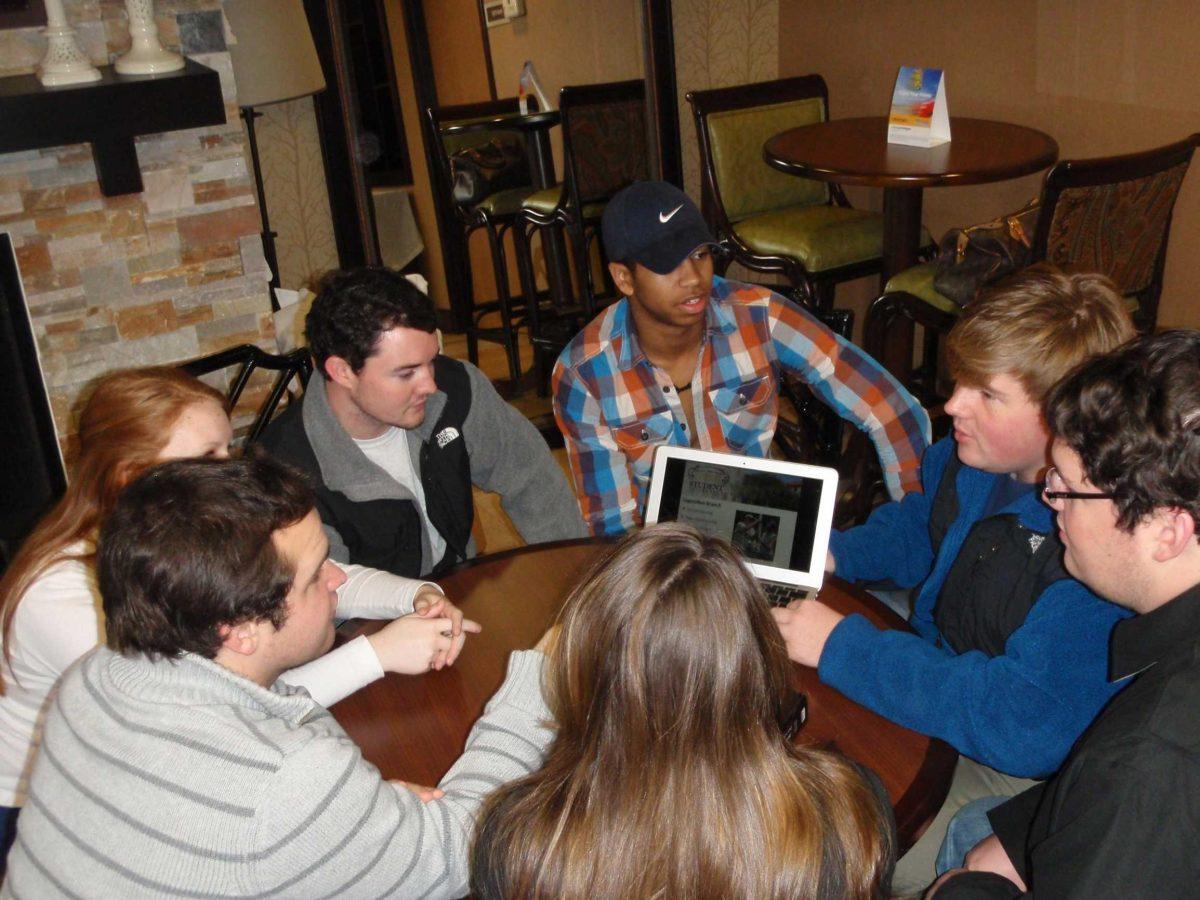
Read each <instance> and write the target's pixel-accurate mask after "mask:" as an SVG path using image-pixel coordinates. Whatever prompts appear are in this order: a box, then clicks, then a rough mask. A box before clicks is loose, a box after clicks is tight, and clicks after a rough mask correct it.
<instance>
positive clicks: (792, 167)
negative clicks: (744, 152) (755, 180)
mask: <svg viewBox="0 0 1200 900" xmlns="http://www.w3.org/2000/svg"><path fill="white" fill-rule="evenodd" d="M886 118H887V117H886V116H853V117H848V118H846V119H831V120H829V121H830V122H844V121H852V120H854V119H871V120H886ZM958 118H959V120H967V121H974V122H995V123H997V124H1001V125H1006V126H1010V127H1014V128H1024V129H1026V130H1028V131H1033V132H1037V133H1038V134H1040V135H1042V136H1043V137H1044V138H1046V140H1048V141H1049V142H1050V144H1051V148H1050V149H1047V151H1046V152H1045V153H1043V154H1040V155H1039V156H1037V157H1035V158H1034V159H1032V160H1028V161H1026V162H1024V163H1021V164H1019V165H1011V166H1005V167H1003V168H995V169H990V170H989V171H987V172H983V173H980V172H967V173H954V172H952V173H949V174H947V175H893V176H881V175H879V174H878V173H874V174H872V173H868V172H845V171H843V170H840V169H832V168H828V167H823V166H814V165H810V164H807V163H795V162H790V161H788V160H786V159H781V158H780V157H778V156H775V155H773V154H772V152H771V151H770V150H769V147H770V145H771V144H772V143H773V142H774V141H775V140H776V138H778V137H780V136H781V135H784V134H787V133H789V132H792V131H799V130H800V129H803V128H820V127H821V126H823V125H827V124H829V123H828V122H815V123H813V124H811V125H801V126H799V127H797V128H788V129H786V130H784V131H781V132H779V133H778V134H774V135H772V136H771V137H770V138H768V139H767V141H766V142H764V143H763V151H762V153H763V160H764V161H765V162H766V163H767V165H769V166H770V167H771V168H773V169H777V170H778V171H780V172H784V173H786V174H788V175H800V176H803V177H805V178H815V179H816V180H818V181H830V182H836V183H837V184H844V185H850V186H851V187H884V189H885V190H906V189H910V190H915V189H919V188H927V187H953V186H955V185H968V184H989V183H991V182H994V181H1008V180H1009V179H1012V178H1020V177H1021V176H1023V175H1031V174H1033V173H1034V172H1040V171H1041V170H1042V169H1047V168H1049V167H1050V166H1052V165H1054V163H1055V162H1057V161H1058V157H1059V152H1060V148H1059V146H1058V141H1057V140H1055V139H1054V138H1053V137H1051V136H1050V135H1048V134H1046V132H1044V131H1042V130H1041V129H1038V128H1033V127H1032V126H1029V125H1020V124H1018V123H1016V122H1001V121H1000V120H998V119H976V118H974V117H972V116H961V117H958ZM950 121H951V143H953V140H954V138H953V123H954V121H955V119H954V118H951V120H950ZM895 146H896V147H897V148H904V147H905V145H904V144H897V145H895ZM907 149H909V150H913V151H917V152H921V151H923V150H925V149H930V150H936V149H937V148H936V147H930V148H922V147H908V148H907ZM882 177H886V178H887V179H888V181H889V182H890V183H889V184H887V185H880V184H879V179H880V178H882Z"/></svg>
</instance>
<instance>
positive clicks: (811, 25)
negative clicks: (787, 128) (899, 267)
mask: <svg viewBox="0 0 1200 900" xmlns="http://www.w3.org/2000/svg"><path fill="white" fill-rule="evenodd" d="M1197 46H1200V16H1197V6H1196V4H1195V3H1194V2H1188V0H1167V2H1156V3H1154V4H1146V3H1140V2H1136V0H1090V2H1085V0H1013V2H1010V3H1006V4H997V3H970V2H967V0H930V2H927V3H924V4H909V3H904V4H900V3H892V2H887V0H860V2H857V3H853V4H843V5H839V4H834V3H828V2H815V0H780V12H779V47H780V51H779V70H780V72H779V74H780V75H800V74H804V73H807V72H819V73H821V74H822V75H823V76H824V77H825V80H826V81H827V82H828V84H829V90H830V106H831V110H832V113H833V115H834V116H835V117H843V116H855V115H873V114H878V115H882V114H884V113H886V112H887V108H888V103H889V99H890V94H891V87H892V83H893V82H894V80H895V76H896V69H897V67H898V66H899V65H901V64H904V63H908V64H914V65H923V66H931V67H933V66H936V67H941V68H944V69H945V70H946V79H947V92H948V99H949V105H950V110H951V112H952V114H954V115H961V116H977V117H985V118H997V119H1005V120H1009V121H1013V122H1019V123H1021V124H1025V125H1031V126H1033V127H1035V128H1040V129H1042V130H1044V131H1046V132H1047V133H1049V134H1051V135H1053V136H1054V137H1055V138H1056V139H1057V140H1058V142H1059V145H1060V147H1061V149H1062V156H1063V157H1065V158H1069V157H1089V156H1104V155H1108V154H1113V153H1125V152H1131V151H1135V150H1141V149H1145V148H1148V147H1153V146H1156V145H1159V144H1164V143H1167V142H1169V141H1172V140H1177V139H1179V138H1181V137H1184V136H1185V135H1187V134H1189V133H1192V132H1195V131H1200V90H1198V89H1197V88H1198V86H1200V53H1197V50H1196V48H1197ZM1039 184H1040V176H1029V177H1026V178H1023V179H1019V180H1015V181H1007V182H1001V183H999V184H993V185H979V186H974V187H956V188H940V189H934V190H928V191H926V192H925V217H924V218H925V223H926V225H927V226H928V227H929V228H930V230H931V231H932V232H933V233H934V235H935V236H939V235H941V234H942V233H943V232H944V231H945V230H946V229H947V228H949V227H951V226H952V225H955V224H960V223H969V222H976V221H983V220H985V219H988V218H991V217H993V216H994V215H995V214H997V213H1000V212H1005V211H1008V210H1009V209H1013V208H1016V207H1017V206H1018V205H1020V204H1021V203H1022V202H1024V201H1025V200H1027V199H1029V198H1030V197H1032V196H1034V195H1035V194H1036V193H1037V191H1038V186H1039ZM850 193H851V196H852V199H853V200H854V202H856V203H859V204H864V205H868V206H870V207H872V208H875V209H878V208H879V207H880V202H881V201H880V197H879V194H878V192H870V191H866V190H857V191H851V192H850ZM1197 266H1200V165H1194V166H1193V171H1192V172H1191V173H1190V174H1189V175H1188V178H1187V180H1186V181H1185V182H1184V186H1183V192H1182V194H1181V195H1180V198H1179V203H1178V205H1177V207H1176V210H1175V220H1174V225H1173V228H1172V234H1171V244H1170V248H1169V252H1168V256H1167V274H1166V287H1165V289H1164V292H1163V298H1162V304H1161V306H1160V311H1159V324H1160V325H1166V326H1171V325H1175V326H1180V325H1182V326H1188V327H1200V304H1198V303H1197V302H1196V299H1197V298H1196V293H1195V290H1194V288H1193V287H1192V282H1193V281H1194V280H1195V275H1194V271H1195V269H1196V268H1197ZM841 300H842V298H841V297H840V296H839V302H841Z"/></svg>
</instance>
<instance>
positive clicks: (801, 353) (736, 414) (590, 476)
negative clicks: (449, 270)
mask: <svg viewBox="0 0 1200 900" xmlns="http://www.w3.org/2000/svg"><path fill="white" fill-rule="evenodd" d="M785 369H786V370H789V371H791V372H792V373H794V374H795V375H797V376H799V377H800V378H801V379H802V380H803V381H804V382H805V383H807V384H808V385H809V386H810V387H811V388H812V390H813V391H814V393H815V394H816V395H817V396H818V397H819V398H820V399H821V400H822V401H823V402H825V403H827V404H829V406H830V407H832V408H833V409H834V410H836V411H837V413H838V414H839V415H840V416H841V417H842V418H844V419H847V420H849V421H850V422H852V423H853V424H854V425H855V426H856V427H858V428H859V429H861V430H862V431H864V432H866V433H867V434H868V435H869V436H870V438H871V441H872V442H873V443H874V445H875V449H876V451H877V452H878V453H879V461H880V463H881V466H882V468H883V473H884V479H885V481H886V482H887V487H888V492H889V493H890V494H891V495H892V497H893V498H894V499H899V497H900V496H902V495H903V494H904V493H905V492H906V491H919V490H920V489H921V484H920V477H921V472H920V464H921V456H922V455H923V454H924V452H925V448H926V447H927V446H928V445H929V436H930V428H929V416H928V415H927V414H926V412H925V410H924V409H922V408H921V405H920V404H919V403H917V401H916V400H915V399H914V398H913V396H912V395H911V394H909V393H908V391H906V390H905V389H904V388H903V387H901V385H900V384H899V382H897V381H896V379H895V378H893V377H892V376H891V375H890V374H889V373H888V372H887V371H886V370H885V369H884V368H883V367H882V366H881V365H880V364H879V363H877V362H876V361H875V360H874V359H872V358H871V357H870V356H868V355H867V354H866V353H864V352H863V351H862V350H861V349H859V348H858V347H856V346H855V345H854V344H852V343H850V342H849V341H846V340H844V339H842V338H841V337H839V336H838V335H836V334H834V332H832V331H830V330H829V329H828V328H827V327H825V326H824V325H823V324H821V323H820V322H819V321H817V320H816V319H815V318H813V317H812V316H811V315H810V314H808V313H807V312H805V311H804V310H802V309H801V308H800V307H799V306H797V305H796V304H794V303H792V302H791V301H789V300H786V299H785V298H783V297H781V296H780V295H779V294H777V293H775V292H774V291H770V290H767V289H766V288H761V287H756V286H753V285H747V284H741V283H739V282H736V281H726V280H725V279H723V278H718V277H714V278H713V287H712V295H711V300H710V301H709V306H708V325H707V329H706V331H705V338H704V345H703V347H702V348H700V354H699V359H698V362H697V366H696V372H695V374H694V375H693V376H692V383H691V396H690V397H688V398H686V402H690V403H692V404H694V413H695V421H696V429H697V431H698V432H699V433H698V434H697V436H696V437H697V440H696V441H695V445H696V446H698V447H701V448H702V449H705V450H721V451H725V452H728V453H741V454H745V455H747V456H758V457H764V456H767V455H768V451H769V449H770V445H771V439H772V438H773V437H774V435H775V423H776V420H777V418H778V409H779V376H780V372H781V370H785ZM553 393H554V416H555V418H556V419H557V420H558V427H559V428H560V429H561V430H562V433H563V436H564V437H565V438H566V446H567V456H568V458H569V460H570V463H571V474H572V478H573V480H574V482H575V493H576V495H577V496H578V498H579V505H580V509H581V511H582V513H583V518H584V520H585V521H586V522H587V524H588V528H589V529H591V532H592V534H596V535H614V534H621V533H623V532H625V531H628V530H630V529H631V528H634V527H635V526H637V525H639V524H641V521H642V514H643V512H644V510H645V503H646V488H647V485H648V482H649V479H650V469H651V466H652V464H653V460H654V451H655V449H657V448H658V446H659V445H661V444H671V445H675V446H683V447H686V446H688V445H689V444H691V443H692V441H691V440H690V439H689V436H688V433H687V421H688V420H687V416H686V414H685V413H684V409H683V406H682V403H683V402H685V401H683V400H681V399H680V396H679V392H678V391H676V390H674V388H673V386H672V384H671V378H670V376H669V375H668V374H667V373H666V372H665V371H663V370H662V369H660V368H658V367H657V366H655V365H654V364H653V363H651V362H650V360H648V359H647V358H646V356H645V354H644V353H643V352H642V350H641V348H640V347H639V345H638V341H637V335H636V333H635V331H634V323H633V317H632V315H631V314H630V310H629V301H628V300H627V299H623V300H621V301H619V302H617V303H615V304H613V305H612V306H610V307H609V308H608V309H606V310H605V311H604V312H603V313H601V314H600V315H599V316H597V317H596V318H595V319H593V320H592V322H591V323H590V324H589V325H588V326H587V327H586V328H584V329H583V331H581V332H580V333H579V334H577V335H576V336H575V339H574V340H572V341H571V343H570V344H568V345H567V347H566V349H565V350H563V352H562V355H561V356H559V358H558V362H557V363H556V364H555V366H554V380H553Z"/></svg>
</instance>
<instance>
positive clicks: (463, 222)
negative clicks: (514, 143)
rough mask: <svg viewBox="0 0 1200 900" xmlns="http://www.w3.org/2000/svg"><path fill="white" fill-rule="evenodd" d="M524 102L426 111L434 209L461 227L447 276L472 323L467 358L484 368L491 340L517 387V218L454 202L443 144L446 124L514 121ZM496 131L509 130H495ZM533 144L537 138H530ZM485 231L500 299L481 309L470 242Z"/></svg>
mask: <svg viewBox="0 0 1200 900" xmlns="http://www.w3.org/2000/svg"><path fill="white" fill-rule="evenodd" d="M528 100H529V107H528V108H529V110H530V111H531V112H536V111H537V100H536V98H533V97H530V98H528ZM519 109H520V107H519V101H518V100H517V98H515V97H508V98H505V99H503V100H488V101H484V102H481V103H463V104H459V105H455V106H438V107H433V106H431V107H428V108H426V110H425V127H426V129H427V132H428V134H427V140H429V142H430V146H432V147H434V148H435V150H436V152H435V153H434V154H433V156H434V158H435V160H436V167H435V168H436V171H434V172H432V173H431V181H432V182H433V188H434V189H433V199H434V203H435V204H437V205H438V206H439V207H440V208H441V213H442V216H443V217H444V218H445V219H447V220H450V221H455V222H457V223H458V225H459V229H460V230H459V232H458V233H457V234H456V235H454V237H455V238H457V239H452V240H451V241H449V242H447V243H448V246H443V247H442V261H443V266H444V268H445V270H446V283H447V285H449V286H450V288H451V293H452V296H451V304H452V306H453V307H454V308H455V309H456V310H459V311H462V314H463V315H465V316H466V317H467V318H468V319H469V321H467V322H465V323H463V324H464V328H465V331H466V336H467V358H468V359H469V360H470V361H471V363H472V364H473V365H478V364H479V341H480V340H486V341H491V342H493V343H498V344H500V345H501V346H503V347H504V352H505V355H506V357H507V359H508V373H509V377H510V378H511V379H512V380H513V381H514V382H515V381H517V380H518V379H519V378H520V376H521V354H520V348H519V345H518V340H517V330H518V329H519V328H520V326H521V325H522V324H523V322H524V319H523V317H522V315H521V313H522V311H523V310H524V309H525V307H526V305H527V304H526V301H525V298H524V297H520V298H514V297H513V296H512V294H511V292H510V290H509V286H508V260H507V258H506V256H505V252H504V235H505V233H506V232H507V231H509V230H510V229H511V228H512V227H513V225H514V224H515V223H516V218H517V217H516V215H515V214H513V215H504V216H493V215H491V214H489V213H488V212H487V211H486V210H484V209H481V208H480V207H467V206H464V205H463V204H461V203H457V202H455V200H454V178H453V175H452V174H451V171H450V157H449V156H448V155H447V153H446V150H445V145H444V144H443V136H442V128H443V126H444V125H445V124H446V123H452V122H462V121H469V120H471V119H486V118H489V117H492V116H502V115H512V114H515V113H517V112H519ZM492 130H495V131H502V130H503V128H502V127H500V126H495V128H494V129H492ZM528 139H529V140H532V139H533V138H532V137H529V138H528ZM481 228H482V229H483V230H484V232H485V233H486V235H487V241H488V250H489V252H490V254H491V258H492V271H493V273H494V275H495V279H496V299H495V300H488V301H484V302H482V303H476V302H475V299H474V278H473V275H472V271H471V256H470V250H469V242H470V239H471V235H472V234H473V233H475V232H476V231H478V230H479V229H481ZM492 313H499V315H500V325H499V327H495V326H484V325H482V324H481V322H482V320H483V318H484V317H485V316H487V315H490V314H492Z"/></svg>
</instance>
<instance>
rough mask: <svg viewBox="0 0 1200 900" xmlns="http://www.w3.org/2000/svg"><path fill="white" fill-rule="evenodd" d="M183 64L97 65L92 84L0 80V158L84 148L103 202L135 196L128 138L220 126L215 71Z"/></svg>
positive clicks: (137, 176)
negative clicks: (156, 69)
mask: <svg viewBox="0 0 1200 900" xmlns="http://www.w3.org/2000/svg"><path fill="white" fill-rule="evenodd" d="M185 62H186V65H185V66H184V68H182V69H180V70H179V71H178V72H168V73H165V74H162V75H118V74H116V72H114V71H113V69H112V67H111V66H103V67H102V68H101V69H100V72H101V75H102V77H101V79H100V80H99V81H96V82H92V83H90V84H84V85H70V86H66V87H45V86H44V85H43V84H42V83H41V82H40V81H38V80H37V78H36V77H35V76H33V75H14V76H11V77H8V78H0V122H4V123H5V125H4V127H3V128H0V153H13V152H16V151H18V150H40V149H42V148H45V147H59V146H62V145H64V144H80V143H85V142H86V143H90V144H91V145H92V157H93V159H94V160H95V162H96V175H97V179H98V181H99V182H100V192H101V193H102V194H104V196H106V197H112V196H116V195H118V194H135V193H141V191H142V173H141V170H140V169H139V168H138V159H137V151H136V150H135V149H134V145H133V139H134V138H135V137H137V136H139V135H143V134H159V133H161V132H166V131H179V130H182V129H185V128H199V127H201V126H205V125H222V124H224V123H225V103H224V101H223V99H222V97H221V82H220V79H219V77H218V76H217V73H216V72H214V71H213V70H212V69H210V68H208V67H207V66H204V65H201V64H200V63H198V62H196V61H195V60H191V59H188V60H185Z"/></svg>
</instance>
